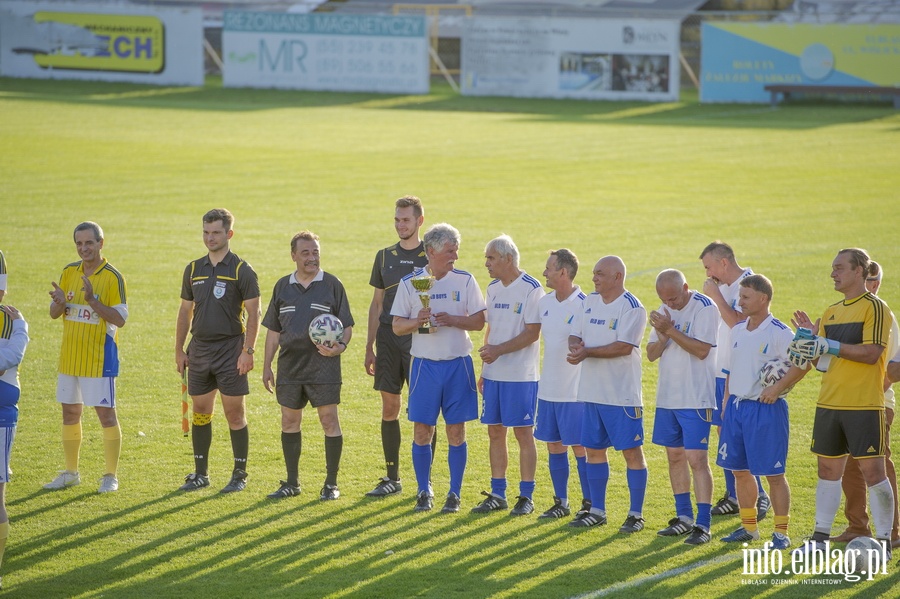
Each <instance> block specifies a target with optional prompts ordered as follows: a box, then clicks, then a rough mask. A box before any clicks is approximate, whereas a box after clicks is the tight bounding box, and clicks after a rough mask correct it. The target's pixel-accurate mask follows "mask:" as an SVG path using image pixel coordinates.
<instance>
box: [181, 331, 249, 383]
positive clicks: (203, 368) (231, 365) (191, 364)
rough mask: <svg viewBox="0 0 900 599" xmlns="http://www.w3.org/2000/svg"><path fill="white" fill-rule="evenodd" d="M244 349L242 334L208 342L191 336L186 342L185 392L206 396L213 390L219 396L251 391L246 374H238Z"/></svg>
mask: <svg viewBox="0 0 900 599" xmlns="http://www.w3.org/2000/svg"><path fill="white" fill-rule="evenodd" d="M243 349H244V336H243V335H238V336H237V337H232V338H231V339H225V340H224V341H214V342H212V343H207V342H205V341H198V340H197V339H191V343H190V345H188V351H187V353H188V393H190V394H191V395H206V394H207V393H209V392H210V391H215V390H216V389H218V390H219V392H220V393H221V394H222V395H233V396H241V395H247V394H249V393H250V383H249V382H248V381H247V375H246V374H244V375H241V374H238V369H237V363H238V358H239V357H241V352H242V351H243Z"/></svg>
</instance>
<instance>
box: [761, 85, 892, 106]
mask: <svg viewBox="0 0 900 599" xmlns="http://www.w3.org/2000/svg"><path fill="white" fill-rule="evenodd" d="M763 89H765V90H766V91H767V92H769V93H770V94H771V95H772V106H777V105H778V94H781V95H782V96H784V99H785V100H787V99H788V98H790V96H791V92H797V93H804V94H835V95H850V96H870V97H872V96H893V98H894V108H898V109H900V87H863V86H852V85H801V84H797V85H784V84H778V85H767V86H765V88H763Z"/></svg>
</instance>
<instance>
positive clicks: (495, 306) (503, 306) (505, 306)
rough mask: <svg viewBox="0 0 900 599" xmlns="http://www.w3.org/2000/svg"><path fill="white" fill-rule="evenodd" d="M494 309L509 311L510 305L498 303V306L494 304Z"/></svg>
mask: <svg viewBox="0 0 900 599" xmlns="http://www.w3.org/2000/svg"><path fill="white" fill-rule="evenodd" d="M494 309H495V310H509V304H500V303H496V304H494Z"/></svg>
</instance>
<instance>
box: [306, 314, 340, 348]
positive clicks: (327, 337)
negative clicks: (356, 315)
mask: <svg viewBox="0 0 900 599" xmlns="http://www.w3.org/2000/svg"><path fill="white" fill-rule="evenodd" d="M309 338H310V339H311V340H312V342H313V343H315V344H316V345H324V346H326V347H333V346H334V345H335V344H337V342H338V341H340V340H341V339H343V338H344V323H342V322H341V320H340V319H339V318H338V317H337V316H335V315H334V314H319V315H318V316H316V317H315V318H313V320H312V322H311V323H309Z"/></svg>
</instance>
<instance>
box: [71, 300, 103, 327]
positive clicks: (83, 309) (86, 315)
mask: <svg viewBox="0 0 900 599" xmlns="http://www.w3.org/2000/svg"><path fill="white" fill-rule="evenodd" d="M65 315H66V320H68V321H70V322H83V323H85V324H100V315H99V314H97V313H96V312H94V311H93V310H91V307H90V306H84V305H81V304H66V312H65Z"/></svg>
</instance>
